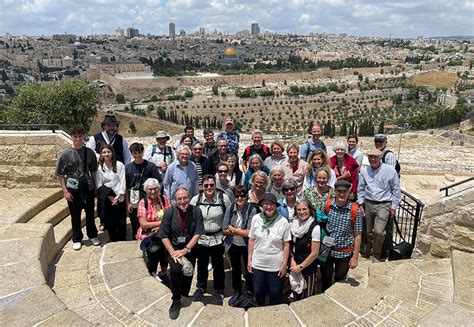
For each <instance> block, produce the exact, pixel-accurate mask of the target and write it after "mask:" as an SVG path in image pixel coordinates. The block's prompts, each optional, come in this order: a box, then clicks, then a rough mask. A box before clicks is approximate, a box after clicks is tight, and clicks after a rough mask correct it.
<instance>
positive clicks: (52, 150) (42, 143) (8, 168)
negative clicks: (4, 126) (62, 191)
mask: <svg viewBox="0 0 474 327" xmlns="http://www.w3.org/2000/svg"><path fill="white" fill-rule="evenodd" d="M70 144H71V143H70V139H68V137H67V136H66V134H63V133H52V132H51V131H35V132H26V131H25V132H20V131H0V187H6V188H19V187H39V188H44V187H58V185H59V184H58V179H57V177H56V176H55V175H54V170H55V167H56V160H57V158H58V155H59V154H60V153H61V151H62V150H63V149H64V148H66V147H67V146H69V145H70Z"/></svg>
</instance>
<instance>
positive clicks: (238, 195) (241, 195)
mask: <svg viewBox="0 0 474 327" xmlns="http://www.w3.org/2000/svg"><path fill="white" fill-rule="evenodd" d="M246 197H247V194H236V195H235V198H236V199H245V198H246Z"/></svg>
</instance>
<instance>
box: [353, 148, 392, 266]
mask: <svg viewBox="0 0 474 327" xmlns="http://www.w3.org/2000/svg"><path fill="white" fill-rule="evenodd" d="M367 156H368V157H369V163H370V165H369V166H367V168H365V169H363V170H362V171H361V172H360V176H359V185H358V190H357V202H358V203H359V205H361V208H362V212H363V213H364V216H365V222H366V233H367V238H368V239H367V244H366V247H365V251H364V255H365V256H366V257H369V256H370V253H371V251H372V252H373V256H374V259H375V260H377V261H380V260H382V248H383V244H384V240H385V234H386V227H387V224H388V223H389V221H390V220H391V219H390V218H393V217H395V214H396V209H397V207H398V204H399V203H400V197H401V190H400V180H399V178H398V174H397V172H396V170H395V169H394V168H393V167H392V166H390V165H388V164H385V163H382V159H381V157H382V152H381V151H380V150H379V149H372V150H370V151H368V152H367ZM389 232H390V231H389Z"/></svg>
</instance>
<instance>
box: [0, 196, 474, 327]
mask: <svg viewBox="0 0 474 327" xmlns="http://www.w3.org/2000/svg"><path fill="white" fill-rule="evenodd" d="M37 192H38V193H32V194H37V196H36V197H37V198H38V199H36V200H34V201H27V202H25V203H26V205H25V206H23V207H22V208H21V212H23V213H24V214H25V215H27V216H29V217H30V220H29V221H28V219H26V218H24V217H23V218H22V217H20V218H19V221H24V222H25V223H13V224H11V223H9V221H7V222H8V223H4V224H0V251H1V252H2V253H3V255H2V258H1V262H0V272H1V274H0V276H1V278H2V283H0V285H1V287H0V312H1V319H2V321H3V322H5V321H7V322H11V323H6V324H5V325H13V324H15V325H18V324H19V325H34V324H36V325H50V326H57V325H64V324H73V325H80V326H82V325H84V326H86V325H92V324H99V325H117V326H123V325H132V326H133V325H139V326H145V325H180V326H181V325H188V326H203V325H206V326H214V325H219V326H230V325H232V326H234V325H236V326H239V325H242V326H275V325H288V326H316V325H329V326H333V325H334V326H341V325H346V326H367V325H370V326H386V325H397V326H400V325H402V326H415V325H424V326H428V325H430V326H431V325H433V324H439V322H444V323H446V324H454V325H462V324H469V323H470V322H471V321H472V319H473V318H474V316H473V312H474V295H473V294H472V289H473V288H474V287H473V286H474V279H473V278H472V271H473V270H474V254H473V253H469V252H463V251H457V250H454V251H453V252H452V256H451V258H446V259H435V260H430V259H428V258H425V259H423V260H415V259H412V260H404V261H392V262H385V263H371V262H370V261H368V260H364V259H361V260H360V266H359V267H358V268H357V269H355V270H352V271H350V274H349V278H348V282H347V283H339V284H336V285H334V286H333V287H331V288H330V289H329V290H328V291H327V292H326V293H325V294H320V295H317V296H313V297H311V298H308V299H305V300H302V301H298V302H293V303H291V304H290V305H287V304H283V305H279V306H271V307H261V308H252V309H250V310H248V311H244V310H242V309H237V308H232V307H230V306H228V304H227V300H228V297H227V298H226V299H225V301H224V304H223V305H220V306H218V305H214V304H211V303H210V296H206V297H205V299H204V300H203V301H200V302H192V301H191V300H189V299H184V300H183V306H184V307H183V309H182V310H181V314H180V317H179V318H178V319H177V320H176V321H171V320H169V318H168V308H169V306H170V304H171V294H170V290H169V289H168V288H167V287H165V286H164V285H162V284H161V283H160V282H159V281H158V280H156V279H155V278H153V277H152V276H150V275H149V274H148V272H147V269H146V267H145V263H144V260H143V254H142V253H141V251H140V250H139V244H138V242H137V241H127V242H118V243H107V241H108V236H107V233H100V235H99V237H100V239H101V240H102V242H103V245H101V246H100V247H94V246H92V244H90V243H88V242H87V241H86V242H84V243H85V244H84V246H83V248H82V249H81V250H80V251H73V250H72V246H71V242H70V241H69V240H68V241H67V243H66V244H65V246H64V247H63V245H64V244H63V245H61V244H58V243H57V240H56V239H57V237H56V234H57V233H64V231H63V229H65V228H67V226H68V225H69V224H70V223H69V218H66V219H64V220H62V221H60V222H59V221H56V220H55V221H56V222H54V223H41V221H42V219H39V218H38V217H42V216H44V214H43V213H44V212H48V213H49V212H51V208H54V207H57V209H56V210H57V211H58V212H59V211H61V210H63V209H62V207H61V206H60V205H59V203H61V201H62V200H59V201H56V198H57V190H56V191H54V190H49V191H46V192H45V191H44V190H38V191H37ZM41 192H43V195H45V197H44V198H43V199H42V200H41V199H40V196H39V194H40V193H41ZM19 194H21V192H20V193H19ZM17 196H18V194H17ZM7 199H9V200H10V201H11V202H13V201H15V200H16V201H22V199H23V198H21V197H15V196H13V195H12V194H10V195H9V196H8V197H7ZM32 199H35V197H32ZM7 202H8V201H7ZM48 204H51V205H50V206H49V207H48ZM2 209H3V208H2ZM18 211H19V210H18ZM0 212H2V211H1V210H0ZM3 212H6V211H3ZM19 212H20V211H19ZM61 212H62V211H61ZM33 213H37V214H36V215H33ZM68 235H70V234H64V236H63V238H67V237H70V236H68ZM226 277H227V278H229V277H230V274H228V273H227V274H226ZM210 281H212V274H210ZM209 284H212V283H211V282H210V283H209ZM229 284H230V283H229ZM193 285H194V283H193ZM192 291H193V290H191V292H192ZM209 291H210V292H212V288H210V290H209ZM229 295H230V292H229V291H228V292H226V296H229ZM446 316H449V320H447V318H446Z"/></svg>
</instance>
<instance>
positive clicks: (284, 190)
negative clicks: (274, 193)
mask: <svg viewBox="0 0 474 327" xmlns="http://www.w3.org/2000/svg"><path fill="white" fill-rule="evenodd" d="M288 191H293V192H294V191H296V187H290V188H284V189H283V192H288Z"/></svg>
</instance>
